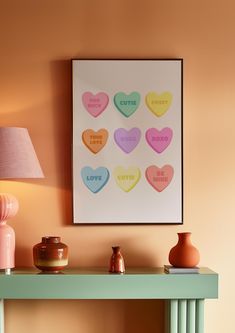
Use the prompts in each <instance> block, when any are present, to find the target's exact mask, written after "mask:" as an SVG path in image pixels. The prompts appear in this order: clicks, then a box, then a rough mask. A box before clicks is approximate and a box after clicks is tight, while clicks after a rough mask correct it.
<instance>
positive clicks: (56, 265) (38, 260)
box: [33, 236, 68, 273]
mask: <svg viewBox="0 0 235 333" xmlns="http://www.w3.org/2000/svg"><path fill="white" fill-rule="evenodd" d="M33 259H34V265H35V266H36V267H37V268H39V269H40V270H41V271H43V272H49V273H58V272H60V271H61V270H63V269H64V267H66V266H67V265H68V246H67V245H65V244H63V243H61V242H60V237H55V236H48V237H42V242H41V243H38V244H36V245H35V246H34V247H33Z"/></svg>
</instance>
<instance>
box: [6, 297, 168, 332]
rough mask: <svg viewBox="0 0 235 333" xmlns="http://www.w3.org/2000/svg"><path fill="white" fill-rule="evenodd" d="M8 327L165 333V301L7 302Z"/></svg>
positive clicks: (42, 329) (36, 330)
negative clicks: (60, 314)
mask: <svg viewBox="0 0 235 333" xmlns="http://www.w3.org/2000/svg"><path fill="white" fill-rule="evenodd" d="M10 309H11V311H10ZM58 313H62V314H63V315H62V316H59V317H58ZM40 314H41V315H40ZM25 318H27V320H26V319H25ZM71 323H73V324H72V325H71ZM6 324H7V325H6V329H7V331H9V332H13V331H14V330H15V327H16V326H15V325H17V332H25V333H28V331H27V330H25V328H26V327H34V332H35V333H41V332H48V327H53V332H57V333H62V332H68V327H69V333H78V332H85V333H107V332H109V333H162V332H164V301H161V300H69V301H68V300H60V301H59V302H58V300H57V301H56V300H30V301H29V300H13V301H12V300H7V301H6Z"/></svg>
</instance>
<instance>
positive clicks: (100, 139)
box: [82, 128, 109, 154]
mask: <svg viewBox="0 0 235 333" xmlns="http://www.w3.org/2000/svg"><path fill="white" fill-rule="evenodd" d="M108 136H109V134H108V131H107V130H106V129H105V128H101V129H100V130H99V131H97V132H95V131H93V130H92V129H87V130H85V131H84V132H83V133H82V141H83V143H84V144H85V146H86V147H87V148H88V149H89V150H90V151H91V152H92V153H94V154H97V153H98V152H99V151H100V150H101V149H102V148H103V147H104V146H105V144H106V142H107V140H108Z"/></svg>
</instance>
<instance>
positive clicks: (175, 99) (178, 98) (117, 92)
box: [72, 59, 183, 224]
mask: <svg viewBox="0 0 235 333" xmlns="http://www.w3.org/2000/svg"><path fill="white" fill-rule="evenodd" d="M182 67H183V60H182V59H159V60H72V73H73V218H74V223H77V224H121V223H122V224H123V223H128V224H138V223H139V224H181V223H183V218H182V215H183V214H182V211H183V193H182V192H183V186H182V182H183V179H182V178H183V177H182V169H183V167H182V153H183V152H182V110H183V102H182V94H183V92H182V91H183V89H182V70H183V69H182Z"/></svg>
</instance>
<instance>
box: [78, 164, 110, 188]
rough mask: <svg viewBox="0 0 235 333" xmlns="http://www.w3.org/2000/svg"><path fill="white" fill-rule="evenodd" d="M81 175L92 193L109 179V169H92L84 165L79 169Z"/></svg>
mask: <svg viewBox="0 0 235 333" xmlns="http://www.w3.org/2000/svg"><path fill="white" fill-rule="evenodd" d="M81 176H82V180H83V182H84V184H85V185H86V187H87V188H88V189H89V190H90V191H91V192H93V193H97V192H99V191H100V190H101V189H102V188H103V187H104V186H105V184H106V183H107V181H108V180H109V171H108V169H106V168H105V167H99V168H97V169H95V170H93V169H92V168H91V167H89V166H86V167H84V168H82V170H81Z"/></svg>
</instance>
